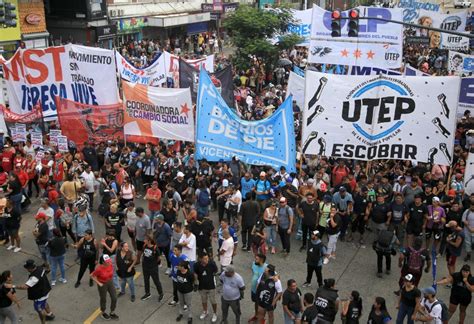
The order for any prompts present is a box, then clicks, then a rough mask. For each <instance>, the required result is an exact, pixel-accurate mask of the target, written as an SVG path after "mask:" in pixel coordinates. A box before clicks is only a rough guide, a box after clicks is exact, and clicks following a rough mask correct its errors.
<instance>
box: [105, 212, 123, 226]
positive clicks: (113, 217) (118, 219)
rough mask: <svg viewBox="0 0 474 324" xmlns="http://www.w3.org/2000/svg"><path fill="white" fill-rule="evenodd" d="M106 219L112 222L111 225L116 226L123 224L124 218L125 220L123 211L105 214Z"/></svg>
mask: <svg viewBox="0 0 474 324" xmlns="http://www.w3.org/2000/svg"><path fill="white" fill-rule="evenodd" d="M105 219H107V222H109V223H110V226H115V225H117V224H119V223H120V224H122V220H123V214H122V213H118V212H117V213H112V212H110V211H109V212H108V213H107V214H106V216H105Z"/></svg>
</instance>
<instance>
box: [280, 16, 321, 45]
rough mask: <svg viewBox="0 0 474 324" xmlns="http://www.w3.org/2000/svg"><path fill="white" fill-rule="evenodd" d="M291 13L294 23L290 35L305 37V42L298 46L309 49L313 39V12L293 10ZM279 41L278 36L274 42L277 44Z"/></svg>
mask: <svg viewBox="0 0 474 324" xmlns="http://www.w3.org/2000/svg"><path fill="white" fill-rule="evenodd" d="M291 13H292V15H293V23H291V24H289V26H288V33H293V34H296V35H298V36H300V37H303V39H304V40H303V41H302V42H301V43H299V44H298V45H299V46H306V47H308V46H309V40H310V38H311V18H312V14H313V10H312V9H307V10H291ZM279 39H280V37H279V36H278V35H277V36H276V37H275V38H274V39H273V40H272V42H273V43H274V44H276V43H277V42H278V41H279Z"/></svg>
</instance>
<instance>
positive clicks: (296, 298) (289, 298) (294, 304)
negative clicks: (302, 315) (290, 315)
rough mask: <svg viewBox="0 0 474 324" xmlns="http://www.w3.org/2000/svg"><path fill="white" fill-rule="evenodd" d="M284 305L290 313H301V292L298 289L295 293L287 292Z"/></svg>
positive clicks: (284, 295)
mask: <svg viewBox="0 0 474 324" xmlns="http://www.w3.org/2000/svg"><path fill="white" fill-rule="evenodd" d="M282 304H283V305H286V306H287V307H288V309H289V310H290V311H292V312H295V313H299V312H300V311H301V291H300V290H299V289H298V288H296V291H295V292H291V291H289V290H288V289H287V290H285V292H284V293H283V300H282Z"/></svg>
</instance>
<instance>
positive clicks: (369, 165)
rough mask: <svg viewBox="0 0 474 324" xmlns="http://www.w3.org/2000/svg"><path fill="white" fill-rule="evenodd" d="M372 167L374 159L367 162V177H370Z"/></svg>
mask: <svg viewBox="0 0 474 324" xmlns="http://www.w3.org/2000/svg"><path fill="white" fill-rule="evenodd" d="M371 167H372V161H368V162H367V165H366V167H365V175H366V176H367V177H369V172H370V169H371Z"/></svg>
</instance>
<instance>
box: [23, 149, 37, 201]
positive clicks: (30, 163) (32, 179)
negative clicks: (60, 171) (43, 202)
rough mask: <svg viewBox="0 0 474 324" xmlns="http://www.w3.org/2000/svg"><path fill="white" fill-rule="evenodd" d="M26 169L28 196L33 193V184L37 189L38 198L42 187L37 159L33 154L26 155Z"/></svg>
mask: <svg viewBox="0 0 474 324" xmlns="http://www.w3.org/2000/svg"><path fill="white" fill-rule="evenodd" d="M25 171H26V173H27V174H28V196H29V197H32V195H33V186H35V189H36V198H38V197H39V193H40V188H39V186H38V172H37V170H36V160H35V159H33V155H32V154H27V155H26V161H25Z"/></svg>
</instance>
